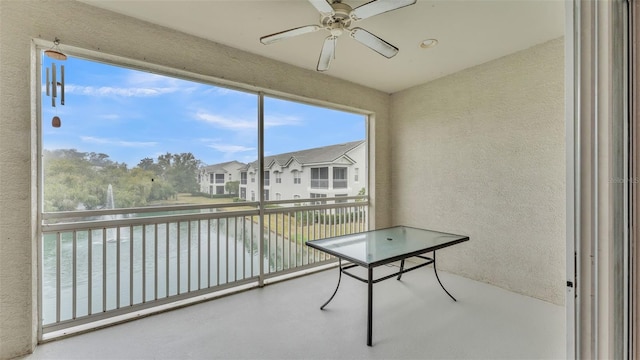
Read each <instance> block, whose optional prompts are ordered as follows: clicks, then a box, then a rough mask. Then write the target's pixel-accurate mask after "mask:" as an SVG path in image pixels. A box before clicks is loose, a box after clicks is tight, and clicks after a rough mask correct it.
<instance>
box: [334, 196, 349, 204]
mask: <svg viewBox="0 0 640 360" xmlns="http://www.w3.org/2000/svg"><path fill="white" fill-rule="evenodd" d="M347 196H348V195H347V194H336V195H335V197H337V198H339V197H347ZM346 202H347V200H341V199H336V204H342V203H346Z"/></svg>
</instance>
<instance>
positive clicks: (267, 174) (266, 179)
mask: <svg viewBox="0 0 640 360" xmlns="http://www.w3.org/2000/svg"><path fill="white" fill-rule="evenodd" d="M269 182H270V180H269V171H268V170H267V171H265V172H264V186H269ZM265 200H266V199H265Z"/></svg>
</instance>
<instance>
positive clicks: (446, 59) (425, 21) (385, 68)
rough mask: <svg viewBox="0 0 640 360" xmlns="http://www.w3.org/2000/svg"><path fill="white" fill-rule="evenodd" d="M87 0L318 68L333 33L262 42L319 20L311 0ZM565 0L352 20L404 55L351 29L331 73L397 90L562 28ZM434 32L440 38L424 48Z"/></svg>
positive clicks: (427, 4) (426, 9) (510, 1)
mask: <svg viewBox="0 0 640 360" xmlns="http://www.w3.org/2000/svg"><path fill="white" fill-rule="evenodd" d="M82 2H85V3H87V4H90V5H93V6H97V7H100V8H104V9H107V10H111V11H114V12H118V13H121V14H124V15H129V16H132V17H135V18H138V19H141V20H145V21H148V22H151V23H154V24H158V25H162V26H165V27H168V28H171V29H175V30H178V31H181V32H184V33H187V34H191V35H195V36H198V37H201V38H205V39H209V40H211V41H214V42H217V43H221V44H225V45H228V46H231V47H234V48H238V49H241V50H245V51H248V52H251V53H254V54H258V55H262V56H265V57H268V58H271V59H275V60H279V61H282V62H285V63H289V64H292V65H295V66H299V67H302V68H305V69H310V70H314V71H315V68H316V64H317V62H318V56H319V54H320V49H321V46H322V43H323V41H324V39H325V38H326V37H327V36H328V33H327V32H326V31H325V30H321V31H318V32H315V33H310V34H305V35H301V36H298V37H295V38H290V39H286V40H283V41H280V42H277V43H274V44H270V45H263V44H261V43H260V41H259V38H260V37H261V36H264V35H268V34H272V33H275V32H279V31H283V30H287V29H290V28H294V27H299V26H303V25H309V24H317V23H318V21H319V19H320V15H319V13H318V12H317V10H316V9H315V8H314V7H313V6H312V5H311V4H310V3H309V2H308V1H306V0H208V1H184V0H182V1H181V0H173V1H171V0H169V1H167V0H162V1H159V0H135V1H134V0H131V1H113V0H82ZM343 3H346V4H349V5H351V6H352V7H356V6H358V5H361V4H363V3H365V2H364V1H356V0H344V1H343ZM564 7H565V2H564V1H563V0H497V1H490V0H465V1H459V0H436V1H432V0H418V2H417V3H416V4H415V5H411V6H408V7H404V8H401V9H398V10H395V11H392V12H388V13H385V14H381V15H378V16H375V17H371V18H368V19H364V20H361V21H359V22H357V23H355V24H352V27H353V26H358V27H362V28H364V29H366V30H368V31H370V32H371V33H373V34H375V35H377V36H379V37H381V38H383V39H384V40H386V41H387V42H389V43H391V44H393V45H395V46H396V47H398V48H399V49H400V52H399V53H398V55H396V56H395V57H393V58H391V59H387V58H385V57H383V56H381V55H379V54H377V53H375V52H373V51H372V50H370V49H368V48H366V47H364V46H363V45H362V44H360V43H358V42H356V41H355V40H353V39H351V38H350V37H349V36H347V35H346V34H345V35H342V36H341V37H340V38H339V39H338V46H337V50H336V58H335V59H334V60H333V61H332V63H331V67H330V69H329V70H328V71H326V72H324V73H325V74H326V75H328V76H334V77H338V78H341V79H345V80H348V81H352V82H355V83H358V84H362V85H365V86H368V87H371V88H374V89H378V90H381V91H384V92H387V93H394V92H397V91H400V90H403V89H406V88H409V87H412V86H415V85H418V84H422V83H425V82H427V81H430V80H433V79H436V78H439V77H442V76H444V75H447V74H451V73H454V72H457V71H460V70H462V69H465V68H468V67H471V66H474V65H477V64H481V63H484V62H487V61H489V60H492V59H496V58H499V57H502V56H505V55H507V54H510V53H513V52H516V51H519V50H523V49H526V48H528V47H531V46H533V45H536V44H540V43H543V42H545V41H547V40H551V39H554V38H557V37H560V36H562V35H563V34H564ZM429 38H436V39H438V41H439V44H438V46H436V47H434V48H431V49H422V48H420V47H419V43H420V41H422V40H424V39H429Z"/></svg>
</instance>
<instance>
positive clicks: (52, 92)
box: [44, 38, 67, 128]
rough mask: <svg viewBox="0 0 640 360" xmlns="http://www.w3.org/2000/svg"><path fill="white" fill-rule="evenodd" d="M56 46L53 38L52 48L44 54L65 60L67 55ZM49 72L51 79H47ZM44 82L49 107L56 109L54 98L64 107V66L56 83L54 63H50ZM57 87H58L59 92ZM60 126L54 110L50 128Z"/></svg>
mask: <svg viewBox="0 0 640 360" xmlns="http://www.w3.org/2000/svg"><path fill="white" fill-rule="evenodd" d="M58 45H60V40H59V39H58V38H55V40H54V41H53V47H52V48H51V49H49V50H45V52H44V54H45V55H47V56H48V57H50V58H52V59H56V60H67V55H65V54H63V53H62V52H61V51H60V48H58ZM49 70H51V77H49ZM46 80H47V84H46V88H47V96H51V106H52V107H56V98H58V96H59V97H60V105H64V65H60V81H58V76H57V71H56V63H54V62H52V63H51V69H49V68H47V75H46ZM58 86H60V91H59V92H58ZM61 125H62V121H61V120H60V117H59V116H58V115H57V109H56V115H55V116H54V117H53V119H51V126H53V127H55V128H59V127H60V126H61Z"/></svg>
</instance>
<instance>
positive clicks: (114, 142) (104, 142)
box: [80, 136, 158, 147]
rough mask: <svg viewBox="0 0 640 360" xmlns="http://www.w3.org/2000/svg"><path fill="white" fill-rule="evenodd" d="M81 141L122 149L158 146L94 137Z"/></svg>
mask: <svg viewBox="0 0 640 360" xmlns="http://www.w3.org/2000/svg"><path fill="white" fill-rule="evenodd" d="M80 139H81V140H82V141H84V142H87V143H92V144H102V145H112V146H121V147H151V146H156V145H158V143H157V142H155V141H126V140H118V139H108V138H98V137H94V136H81V137H80Z"/></svg>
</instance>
